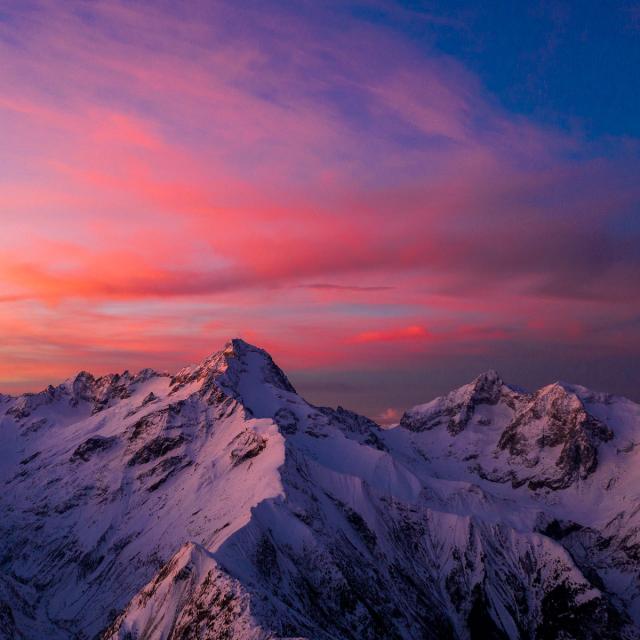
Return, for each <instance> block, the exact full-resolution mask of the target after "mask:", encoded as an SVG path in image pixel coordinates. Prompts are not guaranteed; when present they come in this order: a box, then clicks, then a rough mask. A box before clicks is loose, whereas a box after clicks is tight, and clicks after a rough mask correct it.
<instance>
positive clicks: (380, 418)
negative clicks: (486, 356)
mask: <svg viewBox="0 0 640 640" xmlns="http://www.w3.org/2000/svg"><path fill="white" fill-rule="evenodd" d="M234 340H240V341H242V342H244V343H245V344H247V345H248V346H250V347H254V348H258V349H261V350H262V351H265V353H267V354H268V355H269V356H271V357H272V359H273V361H274V362H275V364H276V365H277V366H279V367H280V365H279V363H278V359H277V358H276V357H273V354H271V353H269V351H268V350H266V349H263V348H262V347H261V346H260V345H256V344H252V343H251V342H248V341H247V340H245V339H244V338H242V337H240V336H235V337H234V338H230V339H228V340H227V341H226V342H225V343H224V345H222V346H221V347H220V348H219V349H216V350H213V351H210V352H208V353H207V355H205V356H204V357H203V358H201V359H200V360H198V361H194V362H189V363H184V364H183V365H182V366H180V367H178V368H176V369H173V370H167V369H162V368H160V369H155V368H153V367H151V368H152V369H153V370H155V371H156V372H157V373H160V374H163V375H164V374H166V375H175V374H176V373H177V372H178V371H180V369H181V368H183V367H189V366H195V365H197V364H199V363H201V362H203V361H204V360H206V359H208V358H209V357H211V356H212V355H216V354H218V353H220V352H221V351H223V350H224V349H225V348H226V347H228V345H230V344H231V343H232V342H233V341H234ZM146 368H148V367H142V368H140V369H134V370H132V371H129V369H121V370H119V371H104V372H101V373H99V374H97V373H96V372H94V371H90V370H86V369H81V370H79V371H77V372H75V373H73V374H72V375H71V376H68V377H67V378H65V379H64V380H59V381H54V382H52V383H49V384H51V385H52V386H54V387H55V386H58V385H61V384H63V383H64V382H67V381H68V380H70V379H74V378H75V377H76V376H78V375H80V374H81V373H89V374H91V375H94V376H95V377H96V378H97V377H99V376H100V375H109V374H117V375H122V374H124V373H127V372H128V373H131V374H134V375H135V374H137V373H139V372H141V371H143V370H144V369H146ZM280 369H282V371H283V372H284V374H285V375H286V376H287V378H289V380H290V381H291V382H292V384H293V386H294V387H295V389H296V391H297V393H298V394H299V395H300V396H301V397H303V398H305V399H306V400H308V401H311V402H312V403H313V404H315V405H316V406H329V407H332V408H336V407H338V406H342V407H343V408H345V409H350V410H354V407H350V406H349V405H347V404H344V403H341V402H339V401H333V402H332V401H331V399H332V397H333V396H334V395H336V394H332V392H331V391H324V395H325V396H326V397H327V398H329V400H330V401H329V402H320V401H317V402H316V401H315V400H316V398H318V399H319V398H322V397H323V392H322V391H320V392H319V390H318V389H317V388H314V387H313V385H308V384H307V385H305V381H304V378H302V379H301V380H298V379H297V378H299V375H298V374H299V372H297V373H296V372H294V373H293V374H291V373H290V372H289V371H287V370H286V369H284V368H282V367H280ZM489 372H495V373H497V374H498V376H499V377H500V379H501V380H502V381H503V383H504V384H505V385H507V386H509V387H511V388H517V389H520V390H521V391H525V392H527V393H535V392H536V391H538V390H540V389H542V388H544V387H546V386H550V385H553V384H561V385H570V386H573V385H579V386H584V385H581V384H580V382H579V381H576V380H563V379H560V378H558V379H554V380H547V381H545V382H543V383H541V384H536V385H535V386H533V387H529V386H526V385H521V384H520V383H519V382H518V381H516V380H510V379H508V378H507V379H505V377H504V376H503V375H502V373H501V372H500V371H498V370H496V369H494V368H488V369H484V370H483V371H477V372H475V373H472V374H471V377H468V378H467V379H466V380H462V381H460V382H458V383H455V384H454V386H452V387H450V388H447V389H445V390H444V391H442V392H441V393H438V394H437V395H431V396H427V397H421V398H418V399H416V400H415V401H412V402H410V403H409V404H407V405H406V406H403V407H399V408H398V409H395V408H393V410H392V409H391V408H387V409H384V410H382V411H381V412H379V413H378V414H374V415H372V414H371V413H365V412H360V411H356V413H361V414H362V415H366V416H367V417H368V418H371V419H372V420H374V421H375V422H377V423H378V424H380V425H381V426H383V427H387V426H394V425H397V423H398V421H399V420H400V418H401V417H402V414H403V413H404V412H405V411H408V410H409V409H412V408H414V407H416V406H418V405H422V404H427V403H429V402H431V401H432V400H435V399H437V398H438V397H442V396H444V395H446V394H447V393H449V392H451V391H454V390H456V389H458V388H460V387H462V386H465V385H468V384H471V383H472V382H474V380H476V379H477V378H479V377H480V376H482V375H484V374H486V373H489ZM347 373H348V372H347ZM298 382H301V384H298ZM440 382H441V381H440ZM47 387H48V385H45V386H44V387H42V388H39V389H33V390H23V391H18V392H16V393H13V394H11V393H10V394H9V395H13V396H19V395H22V394H36V393H39V392H41V391H44V390H46V388H47ZM590 391H595V392H597V393H609V392H608V391H606V390H604V389H590ZM0 395H2V389H0ZM612 395H614V396H615V395H617V394H612ZM416 397H417V396H416ZM622 397H627V396H622ZM627 399H629V400H632V401H634V400H635V401H637V400H638V399H637V398H633V397H627Z"/></svg>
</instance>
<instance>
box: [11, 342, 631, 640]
mask: <svg viewBox="0 0 640 640" xmlns="http://www.w3.org/2000/svg"><path fill="white" fill-rule="evenodd" d="M638 456H640V405H638V404H636V403H634V402H631V401H630V400H627V399H624V398H619V397H614V396H610V395H606V394H601V393H596V392H593V391H590V390H589V389H586V388H584V387H580V386H576V385H570V384H565V383H555V384H551V385H548V386H546V387H544V388H542V389H540V390H538V391H536V392H534V393H530V392H526V391H524V390H522V389H519V388H518V387H514V386H510V385H508V384H506V383H505V382H503V381H502V379H501V378H500V376H499V375H498V374H497V373H496V372H495V371H488V372H486V373H485V374H483V375H481V376H479V377H478V378H476V379H475V380H473V381H472V382H471V383H470V384H468V385H465V386H464V387H461V388H460V389H456V390H454V391H452V392H451V393H449V394H448V395H446V396H443V397H441V398H437V399H435V400H432V401H431V402H428V403H427V404H423V405H419V406H417V407H414V408H412V409H410V410H408V411H407V412H406V413H405V414H404V416H403V417H402V419H401V421H400V424H399V425H398V426H395V427H393V428H391V429H382V428H380V427H379V426H378V425H376V424H375V423H374V422H372V421H371V420H369V419H368V418H365V417H363V416H359V415H357V414H355V413H352V412H350V411H347V410H345V409H342V408H338V409H330V408H326V407H316V406H313V405H311V404H309V403H308V402H306V401H305V400H304V399H303V398H301V397H300V396H299V395H298V394H297V393H296V391H295V389H294V388H293V386H292V385H291V383H290V382H289V380H288V379H287V377H286V376H285V374H284V373H283V372H282V371H281V370H280V369H279V368H278V367H277V365H276V364H275V363H274V362H273V360H272V359H271V357H270V356H269V355H268V354H267V353H266V352H265V351H263V350H261V349H258V348H257V347H254V346H251V345H249V344H247V343H246V342H244V341H242V340H239V339H235V340H232V341H231V342H230V343H229V344H228V345H227V346H226V347H225V348H224V349H223V350H222V351H220V352H218V353H215V354H213V355H212V356H210V357H209V358H207V359H206V360H204V361H203V362H202V363H200V364H198V365H195V366H192V367H187V368H185V369H183V370H181V371H179V372H178V373H177V374H175V375H173V376H171V375H169V374H165V373H158V372H155V371H152V370H149V369H146V370H143V371H141V372H140V373H138V374H136V375H132V374H130V373H128V372H125V373H123V374H119V375H118V374H113V375H109V376H103V377H100V378H95V377H93V376H92V375H91V374H89V373H86V372H82V373H80V374H78V375H77V376H76V377H75V378H73V379H69V380H67V381H65V382H64V383H62V384H61V385H59V386H57V387H49V388H47V389H46V390H44V391H42V392H40V393H37V394H26V395H23V396H19V397H11V396H6V395H0V482H1V483H2V486H3V491H2V492H0V516H1V517H0V558H1V564H0V638H12V639H14V638H25V639H30V640H39V639H44V638H46V639H51V640H58V639H68V638H74V639H78V640H85V639H86V640H89V639H93V638H104V639H110V640H116V639H120V640H125V639H126V640H143V639H145V640H161V639H162V640H169V639H171V640H179V639H180V640H182V639H194V640H195V639H202V640H204V639H211V640H213V639H223V638H226V639H237V640H266V639H274V638H289V639H293V638H308V639H314V640H315V639H318V640H336V639H353V640H356V639H357V640H367V639H399V640H400V639H414V638H434V639H441V638H451V639H454V638H460V639H475V638H478V639H480V638H482V639H484V638H511V639H515V638H541V639H556V638H576V639H578V638H593V639H595V638H611V639H613V638H616V639H618V638H629V639H631V638H640V501H639V500H638V497H639V495H640V458H639V457H638Z"/></svg>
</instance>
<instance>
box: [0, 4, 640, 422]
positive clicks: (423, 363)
mask: <svg viewBox="0 0 640 640" xmlns="http://www.w3.org/2000/svg"><path fill="white" fill-rule="evenodd" d="M525 4H526V5H527V6H510V7H509V10H508V11H505V10H503V8H501V7H499V6H498V5H491V6H486V7H478V6H477V3H473V2H470V1H465V2H461V3H459V4H458V5H456V7H455V8H452V7H451V6H450V3H445V2H412V3H406V2H391V1H386V0H371V1H362V2H348V3H339V2H329V3H323V5H322V6H320V5H319V4H317V3H294V2H264V3H256V2H247V3H243V4H242V5H241V6H239V5H237V4H236V3H230V2H226V1H220V2H215V3H210V2H201V1H199V0H194V1H192V2H188V3H181V4H180V5H179V6H173V5H172V4H170V3H153V2H146V1H142V0H141V1H138V2H133V3H125V2H120V1H117V0H106V1H105V2H101V3H91V4H87V3H83V2H69V3H64V6H63V5H60V4H56V3H53V2H49V1H47V0H35V1H31V0H28V1H27V2H20V3H5V5H4V6H2V7H0V56H2V59H3V60H4V61H6V64H5V65H3V66H2V67H0V135H2V138H3V140H5V144H4V145H3V147H2V148H1V149H0V167H2V177H1V178H0V220H1V221H2V225H3V227H2V229H3V231H2V234H0V336H2V340H1V341H0V392H4V393H10V394H16V393H20V392H25V391H38V390H40V389H42V388H45V387H46V386H47V385H48V384H54V383H56V382H59V381H61V380H64V379H66V378H68V377H69V376H71V375H73V374H74V373H77V372H78V371H80V370H83V369H84V370H88V371H90V372H91V373H93V374H95V375H103V374H105V373H113V372H116V371H123V370H125V369H129V370H139V369H141V368H145V367H147V366H149V367H152V368H154V369H161V370H168V371H175V370H177V369H178V368H180V367H181V366H184V365H185V364H187V363H192V362H198V361H200V360H202V359H203V358H204V357H206V355H207V354H208V353H211V352H212V349H211V347H212V346H215V345H217V344H219V343H222V342H223V341H224V340H225V337H226V336H228V335H242V336H244V337H245V339H246V340H247V341H248V342H250V343H252V344H257V345H259V346H260V347H262V348H264V349H265V350H266V351H268V352H269V353H270V354H271V355H272V356H273V358H274V360H276V362H277V363H278V364H279V365H280V366H281V367H282V368H283V369H284V370H285V371H286V372H287V375H288V376H289V377H290V378H291V379H292V381H293V383H294V385H295V386H296V388H297V389H298V390H299V391H300V393H301V394H302V395H303V396H305V397H306V398H308V399H309V400H310V401H312V402H314V403H317V404H322V405H329V406H335V405H342V406H345V407H348V408H350V409H352V410H354V411H357V412H358V413H362V414H364V415H367V416H369V417H371V418H373V419H374V420H377V421H382V422H384V421H385V420H392V419H393V418H394V416H399V415H401V413H402V412H403V411H404V410H405V409H407V408H408V407H410V406H413V405H415V404H419V403H423V402H427V401H428V400H430V399H432V398H435V397H437V396H440V395H442V394H443V393H446V392H447V391H449V390H451V389H453V388H456V387H458V386H460V385H461V384H465V383H467V382H469V381H470V380H471V379H473V378H474V377H475V375H477V374H478V373H480V372H482V371H485V370H487V369H492V368H493V369H496V370H498V371H500V372H501V374H502V376H503V377H504V378H505V379H506V380H509V381H512V382H513V383H515V384H518V385H522V386H523V387H525V388H528V389H536V388H539V387H541V386H543V385H544V384H548V383H550V382H552V381H554V380H567V381H569V382H571V383H574V384H580V385H584V386H586V387H588V388H592V389H596V390H602V391H605V392H608V393H613V394H616V395H620V396H624V397H628V398H630V399H632V400H635V401H639V400H640V385H639V384H638V382H639V381H640V296H639V295H638V293H639V285H638V283H639V282H640V249H639V248H638V247H640V185H639V183H638V175H640V122H639V120H638V118H637V113H638V112H639V110H640V92H638V91H637V87H638V84H639V82H640V77H639V73H640V71H639V69H640V44H639V41H640V8H639V7H638V6H637V5H635V4H634V3H627V2H613V3H607V5H606V6H603V5H602V3H597V2H593V1H589V2H581V3H577V2H564V3H559V2H558V3H553V2H552V3H548V2H539V3H525Z"/></svg>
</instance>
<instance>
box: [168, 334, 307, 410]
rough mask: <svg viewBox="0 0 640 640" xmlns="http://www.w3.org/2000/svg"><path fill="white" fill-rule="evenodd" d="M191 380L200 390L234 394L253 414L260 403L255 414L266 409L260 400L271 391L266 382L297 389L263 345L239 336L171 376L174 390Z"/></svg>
mask: <svg viewBox="0 0 640 640" xmlns="http://www.w3.org/2000/svg"><path fill="white" fill-rule="evenodd" d="M192 383H197V384H198V385H199V390H200V393H201V394H205V395H206V394H211V393H213V394H218V393H219V392H222V393H223V394H225V395H229V396H232V397H234V398H235V399H236V400H238V401H240V402H241V403H242V404H243V405H244V406H245V408H247V409H249V410H250V411H251V413H252V414H256V407H261V408H260V409H259V410H258V411H257V413H258V414H263V413H265V410H264V406H265V403H264V402H263V400H264V397H266V396H269V395H271V391H270V390H269V388H268V387H267V386H265V385H270V387H272V388H275V389H276V390H280V391H285V392H288V393H294V394H295V393H296V390H295V389H294V387H293V385H292V384H291V382H289V379H288V378H287V376H286V375H285V373H284V372H283V371H282V369H280V367H278V365H277V364H276V363H275V362H274V361H273V358H272V357H271V356H270V355H269V354H268V353H267V352H266V351H265V350H264V349H261V348H260V347H256V346H254V345H252V344H250V343H248V342H246V341H245V340H242V339H241V338H233V339H232V340H229V341H228V342H227V343H226V344H225V346H224V348H223V349H222V350H220V351H216V352H214V353H212V354H211V355H210V356H207V357H206V358H205V359H204V360H202V361H201V362H200V363H199V364H196V365H192V366H189V367H185V368H184V369H181V370H180V371H179V372H178V373H177V374H176V375H175V376H173V378H172V379H171V387H172V390H173V392H175V391H177V390H178V389H181V388H182V387H184V386H185V385H188V384H192ZM267 404H268V403H267ZM274 411H275V409H274ZM269 413H273V412H269V411H266V414H269ZM263 417H264V416H263ZM270 417H271V416H270Z"/></svg>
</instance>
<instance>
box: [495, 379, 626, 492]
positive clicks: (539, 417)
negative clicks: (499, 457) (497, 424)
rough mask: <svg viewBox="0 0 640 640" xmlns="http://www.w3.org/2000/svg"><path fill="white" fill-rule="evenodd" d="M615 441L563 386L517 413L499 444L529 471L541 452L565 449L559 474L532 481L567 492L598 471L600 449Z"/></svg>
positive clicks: (554, 387)
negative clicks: (575, 483)
mask: <svg viewBox="0 0 640 640" xmlns="http://www.w3.org/2000/svg"><path fill="white" fill-rule="evenodd" d="M612 438H613V432H612V431H611V429H610V428H609V427H608V426H607V425H606V424H604V423H603V422H601V421H600V420H598V419H597V418H596V417H594V416H592V415H590V414H589V413H587V411H586V409H585V407H584V405H583V404H582V402H581V400H580V399H579V398H578V396H577V395H575V394H574V393H571V392H569V391H567V390H566V389H564V387H562V386H561V385H559V384H555V385H551V386H550V387H545V388H544V389H541V390H540V391H538V392H537V393H535V394H534V396H533V397H532V399H531V400H530V401H529V402H527V403H525V404H524V405H523V406H521V407H520V408H519V410H518V411H517V412H516V413H515V415H514V417H513V420H512V421H511V423H510V424H509V425H508V426H507V428H506V429H505V430H504V431H503V433H502V435H501V436H500V440H499V441H498V449H501V450H507V451H508V452H509V454H510V455H511V456H513V457H514V458H516V459H518V460H519V461H521V463H522V464H523V465H524V466H526V467H533V466H535V465H536V464H537V461H538V460H539V456H540V452H541V450H543V449H545V448H548V449H553V448H555V447H561V449H560V454H559V455H558V457H557V460H556V467H557V473H555V474H550V475H548V476H547V477H541V478H538V477H532V478H531V479H530V480H529V483H530V485H531V488H538V487H544V486H546V487H549V488H550V489H563V488H566V487H568V486H569V485H570V484H572V483H573V482H575V481H576V480H585V479H586V478H587V476H589V474H591V473H593V472H594V471H595V470H596V469H597V467H598V446H599V444H600V443H602V442H608V441H609V440H611V439H612Z"/></svg>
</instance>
